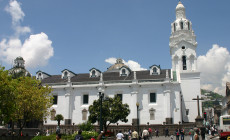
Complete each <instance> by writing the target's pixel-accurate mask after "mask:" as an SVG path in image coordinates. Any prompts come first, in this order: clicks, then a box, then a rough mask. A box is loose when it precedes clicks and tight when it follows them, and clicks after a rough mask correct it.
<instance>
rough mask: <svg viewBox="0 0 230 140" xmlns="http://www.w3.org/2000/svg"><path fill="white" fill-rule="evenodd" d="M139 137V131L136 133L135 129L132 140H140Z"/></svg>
mask: <svg viewBox="0 0 230 140" xmlns="http://www.w3.org/2000/svg"><path fill="white" fill-rule="evenodd" d="M138 138H139V136H138V134H137V131H135V129H134V130H133V132H132V140H138Z"/></svg>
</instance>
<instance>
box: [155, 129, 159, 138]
mask: <svg viewBox="0 0 230 140" xmlns="http://www.w3.org/2000/svg"><path fill="white" fill-rule="evenodd" d="M155 133H156V137H159V131H158V129H155Z"/></svg>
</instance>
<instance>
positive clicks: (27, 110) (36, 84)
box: [10, 77, 53, 133]
mask: <svg viewBox="0 0 230 140" xmlns="http://www.w3.org/2000/svg"><path fill="white" fill-rule="evenodd" d="M13 87H15V89H14V91H13V95H14V96H13V97H14V110H13V113H12V115H11V116H10V118H11V119H12V121H15V122H16V121H17V122H18V125H19V128H20V130H19V133H20V132H21V131H22V129H23V127H24V126H25V125H26V122H29V121H32V120H43V118H46V117H47V116H48V115H49V112H48V108H50V107H51V106H52V103H53V97H52V95H50V93H51V91H52V89H51V88H50V87H48V86H47V85H46V86H42V85H41V82H40V81H38V80H36V79H35V78H31V77H19V78H17V79H14V82H13Z"/></svg>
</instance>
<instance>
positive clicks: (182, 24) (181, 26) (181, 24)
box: [180, 21, 184, 30]
mask: <svg viewBox="0 0 230 140" xmlns="http://www.w3.org/2000/svg"><path fill="white" fill-rule="evenodd" d="M180 28H181V30H183V29H184V23H183V21H181V22H180Z"/></svg>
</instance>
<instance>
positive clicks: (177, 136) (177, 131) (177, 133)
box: [175, 129, 180, 140]
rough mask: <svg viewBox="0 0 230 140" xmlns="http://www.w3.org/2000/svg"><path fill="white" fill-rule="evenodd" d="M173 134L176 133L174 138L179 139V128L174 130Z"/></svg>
mask: <svg viewBox="0 0 230 140" xmlns="http://www.w3.org/2000/svg"><path fill="white" fill-rule="evenodd" d="M175 135H176V140H179V137H180V132H179V129H176V130H175Z"/></svg>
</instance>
